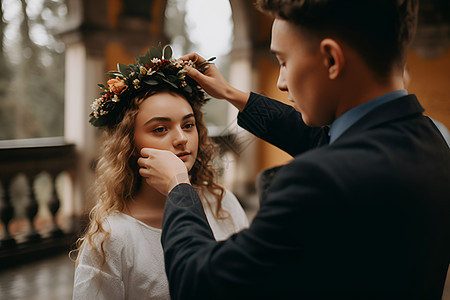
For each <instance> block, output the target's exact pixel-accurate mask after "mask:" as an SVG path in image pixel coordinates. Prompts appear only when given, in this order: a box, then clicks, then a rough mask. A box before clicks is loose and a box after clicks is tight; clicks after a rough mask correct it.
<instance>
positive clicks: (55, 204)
mask: <svg viewBox="0 0 450 300" xmlns="http://www.w3.org/2000/svg"><path fill="white" fill-rule="evenodd" d="M51 177H52V195H51V198H50V201H49V202H48V209H49V210H50V213H51V214H52V228H51V229H50V236H51V237H60V236H62V235H63V232H62V230H61V229H60V228H59V226H58V224H57V223H56V213H57V212H58V210H59V207H60V203H61V201H60V200H59V196H58V192H57V191H56V178H57V177H58V174H57V173H52V174H51Z"/></svg>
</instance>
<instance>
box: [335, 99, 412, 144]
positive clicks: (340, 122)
mask: <svg viewBox="0 0 450 300" xmlns="http://www.w3.org/2000/svg"><path fill="white" fill-rule="evenodd" d="M406 95H408V91H407V90H399V91H394V92H390V93H387V94H385V95H382V96H380V97H377V98H375V99H372V100H370V101H367V102H365V103H363V104H361V105H358V106H356V107H354V108H352V109H350V110H348V111H346V112H345V113H343V114H342V115H341V116H339V117H338V118H337V119H336V120H334V122H333V123H332V124H331V126H330V133H329V134H330V144H331V143H332V142H334V141H335V140H336V139H337V138H338V137H340V136H341V135H342V134H343V133H344V132H345V131H346V130H347V129H349V128H350V126H352V125H353V124H355V123H356V122H357V121H358V120H359V119H361V118H362V117H364V116H365V115H366V114H367V113H369V112H370V111H372V110H374V109H375V108H377V107H378V106H380V105H382V104H385V103H387V102H390V101H392V100H395V99H398V98H400V97H403V96H406Z"/></svg>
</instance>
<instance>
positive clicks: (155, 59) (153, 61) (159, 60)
mask: <svg viewBox="0 0 450 300" xmlns="http://www.w3.org/2000/svg"><path fill="white" fill-rule="evenodd" d="M151 62H152V63H154V64H157V63H159V62H161V59H159V58H157V57H155V58H153V59H152V60H151Z"/></svg>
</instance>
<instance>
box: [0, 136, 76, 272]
mask: <svg viewBox="0 0 450 300" xmlns="http://www.w3.org/2000/svg"><path fill="white" fill-rule="evenodd" d="M76 160H77V155H76V151H75V146H74V145H73V144H66V143H65V142H64V138H62V137H56V138H40V139H27V140H7V141H0V183H1V198H0V268H2V267H5V266H7V265H12V264H16V263H18V262H23V261H27V260H31V259H33V257H39V256H41V255H43V254H45V253H48V252H49V250H50V249H54V248H55V247H66V246H67V244H68V241H69V240H73V236H74V232H67V230H65V231H64V230H62V229H61V228H60V227H61V226H60V225H58V222H57V215H58V210H59V208H60V206H61V201H60V196H59V193H58V192H57V187H56V181H57V178H58V176H59V175H61V174H62V173H66V174H69V176H68V177H69V178H72V179H73V174H74V172H73V171H74V169H75V164H76ZM42 174H44V175H46V176H47V178H50V179H49V181H50V182H51V184H50V185H51V192H50V193H49V199H47V201H45V204H42V202H41V203H40V202H39V201H38V200H37V197H36V188H37V185H36V184H35V181H36V178H37V177H38V176H41V175H42ZM18 177H22V179H24V180H22V186H20V188H19V189H20V190H21V191H22V193H23V192H25V193H26V194H27V195H26V197H18V198H21V199H15V197H14V193H12V185H13V183H14V181H17V180H16V179H17V178H18ZM42 205H45V206H47V207H45V210H47V211H49V212H50V216H49V217H48V219H49V223H50V225H49V226H45V228H39V226H37V225H36V224H37V223H39V222H38V220H36V217H37V215H38V211H39V210H40V209H42V207H40V206H42ZM69 231H71V230H69Z"/></svg>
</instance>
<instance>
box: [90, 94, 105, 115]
mask: <svg viewBox="0 0 450 300" xmlns="http://www.w3.org/2000/svg"><path fill="white" fill-rule="evenodd" d="M102 99H103V98H102V97H100V98H97V99H95V100H94V102H92V104H91V109H92V110H93V111H94V113H96V112H97V110H98V109H99V108H100V104H101V102H102Z"/></svg>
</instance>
